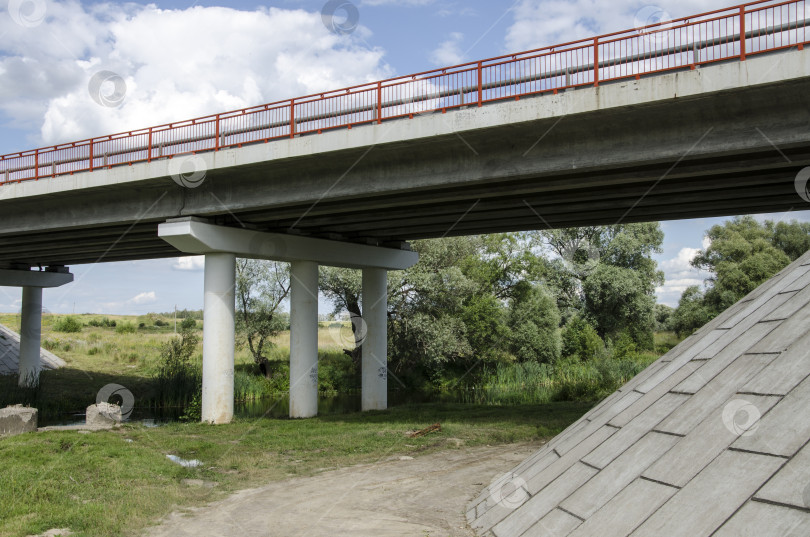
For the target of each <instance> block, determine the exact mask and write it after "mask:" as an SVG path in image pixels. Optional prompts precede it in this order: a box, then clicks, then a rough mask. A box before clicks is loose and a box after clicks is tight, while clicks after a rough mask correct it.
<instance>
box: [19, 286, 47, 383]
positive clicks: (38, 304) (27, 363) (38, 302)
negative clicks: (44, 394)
mask: <svg viewBox="0 0 810 537" xmlns="http://www.w3.org/2000/svg"><path fill="white" fill-rule="evenodd" d="M20 325H21V327H20V380H19V385H20V387H21V388H33V387H36V386H38V385H39V370H40V345H41V339H42V287H23V289H22V314H21V320H20Z"/></svg>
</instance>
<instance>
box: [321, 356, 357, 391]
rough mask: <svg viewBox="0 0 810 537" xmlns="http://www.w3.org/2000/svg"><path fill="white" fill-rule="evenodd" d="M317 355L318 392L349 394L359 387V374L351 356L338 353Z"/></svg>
mask: <svg viewBox="0 0 810 537" xmlns="http://www.w3.org/2000/svg"><path fill="white" fill-rule="evenodd" d="M318 354H319V357H318V391H320V392H330V393H349V392H352V391H354V390H357V389H358V388H359V387H360V374H359V371H358V368H357V367H356V366H355V364H354V361H353V360H352V357H351V356H349V355H348V354H345V353H343V352H340V351H333V352H328V351H320V352H319V353H318Z"/></svg>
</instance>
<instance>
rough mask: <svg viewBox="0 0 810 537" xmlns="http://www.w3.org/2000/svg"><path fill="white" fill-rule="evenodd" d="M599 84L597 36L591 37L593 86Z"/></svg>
mask: <svg viewBox="0 0 810 537" xmlns="http://www.w3.org/2000/svg"><path fill="white" fill-rule="evenodd" d="M598 86H599V38H598V37H594V38H593V87H598Z"/></svg>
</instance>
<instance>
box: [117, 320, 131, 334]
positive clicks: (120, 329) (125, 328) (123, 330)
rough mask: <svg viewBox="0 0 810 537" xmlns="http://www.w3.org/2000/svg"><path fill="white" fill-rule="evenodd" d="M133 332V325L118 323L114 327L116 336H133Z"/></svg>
mask: <svg viewBox="0 0 810 537" xmlns="http://www.w3.org/2000/svg"><path fill="white" fill-rule="evenodd" d="M135 330H136V329H135V325H134V324H132V323H127V322H123V323H120V324H119V325H118V326H116V327H115V333H116V334H134V333H135Z"/></svg>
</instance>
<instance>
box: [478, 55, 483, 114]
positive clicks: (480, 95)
mask: <svg viewBox="0 0 810 537" xmlns="http://www.w3.org/2000/svg"><path fill="white" fill-rule="evenodd" d="M482 73H483V66H482V64H481V62H478V106H483V104H484V85H483V80H482V76H481V75H482Z"/></svg>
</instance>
